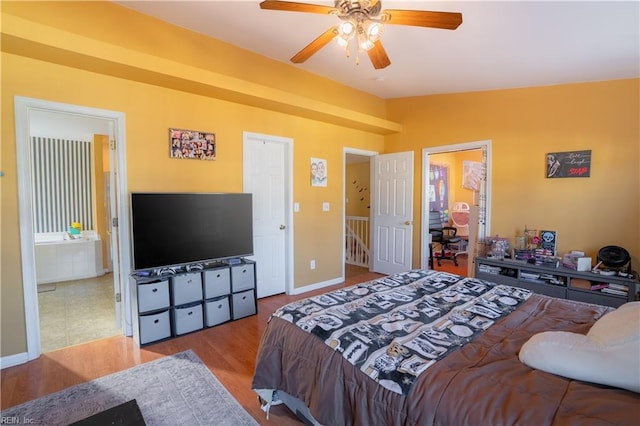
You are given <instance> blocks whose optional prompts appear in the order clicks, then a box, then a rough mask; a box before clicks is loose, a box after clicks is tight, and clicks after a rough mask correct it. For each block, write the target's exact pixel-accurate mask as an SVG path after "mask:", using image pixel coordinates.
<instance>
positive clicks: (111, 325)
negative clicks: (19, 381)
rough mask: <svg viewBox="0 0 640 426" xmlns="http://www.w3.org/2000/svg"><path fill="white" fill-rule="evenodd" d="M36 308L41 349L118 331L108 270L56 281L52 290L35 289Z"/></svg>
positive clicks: (117, 332) (67, 344) (111, 281)
mask: <svg viewBox="0 0 640 426" xmlns="http://www.w3.org/2000/svg"><path fill="white" fill-rule="evenodd" d="M47 287H48V288H51V287H53V286H47ZM40 288H41V289H42V287H40ZM38 308H39V313H40V342H41V345H42V352H43V353H44V352H49V351H52V350H55V349H60V348H63V347H66V346H72V345H77V344H79V343H84V342H89V341H92V340H96V339H102V338H105V337H110V336H115V335H118V334H121V331H120V330H119V329H117V328H116V325H115V311H114V302H113V276H112V274H110V273H109V274H105V275H103V276H101V277H96V278H88V279H84V280H74V281H65V282H59V283H55V290H52V291H43V292H41V293H38Z"/></svg>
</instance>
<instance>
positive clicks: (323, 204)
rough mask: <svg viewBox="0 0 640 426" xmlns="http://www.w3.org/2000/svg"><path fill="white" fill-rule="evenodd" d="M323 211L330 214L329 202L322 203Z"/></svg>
mask: <svg viewBox="0 0 640 426" xmlns="http://www.w3.org/2000/svg"><path fill="white" fill-rule="evenodd" d="M322 211H323V212H328V211H329V203H327V202H324V203H322Z"/></svg>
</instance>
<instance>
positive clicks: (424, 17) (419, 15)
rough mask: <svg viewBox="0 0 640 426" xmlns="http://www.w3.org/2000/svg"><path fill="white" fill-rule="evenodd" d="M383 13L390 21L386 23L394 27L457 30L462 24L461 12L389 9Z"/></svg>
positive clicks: (386, 20) (387, 20)
mask: <svg viewBox="0 0 640 426" xmlns="http://www.w3.org/2000/svg"><path fill="white" fill-rule="evenodd" d="M382 13H383V14H386V15H387V16H388V19H385V20H384V22H385V23H386V24H392V25H413V26H416V27H430V28H441V29H444V30H455V29H456V28H458V26H460V24H462V13H459V12H430V11H427V10H398V9H387V10H384V11H383V12H382Z"/></svg>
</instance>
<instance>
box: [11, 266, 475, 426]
mask: <svg viewBox="0 0 640 426" xmlns="http://www.w3.org/2000/svg"><path fill="white" fill-rule="evenodd" d="M460 263H461V265H460V266H459V267H458V268H454V267H453V263H452V262H443V266H442V267H440V268H438V267H437V266H436V269H438V270H448V271H449V272H455V271H454V269H455V270H459V272H457V273H459V274H460V275H466V274H465V272H466V262H460ZM449 264H450V265H449ZM381 276H382V275H380V274H375V273H371V272H368V271H367V270H366V269H364V268H358V267H351V266H348V267H347V271H346V277H347V278H346V280H345V282H344V283H342V284H337V285H335V286H331V287H326V288H324V289H321V290H316V291H311V292H308V293H304V294H301V295H298V296H287V295H277V296H271V297H267V298H263V299H260V300H259V301H258V314H257V315H254V316H251V317H248V318H243V319H240V320H238V321H233V322H229V323H226V324H222V325H219V326H217V327H212V328H207V329H205V330H202V331H199V332H196V333H191V334H188V335H185V336H181V337H178V338H175V339H171V340H167V341H164V342H160V343H157V344H153V345H149V346H145V347H144V348H142V349H141V348H138V347H137V346H136V345H135V343H133V340H132V339H131V338H129V337H124V336H115V337H110V338H106V339H101V340H96V341H94V342H89V343H84V344H80V345H76V346H71V347H68V348H63V349H59V350H56V351H52V352H48V353H45V354H43V355H41V356H40V358H38V359H36V360H33V361H30V362H28V363H26V364H22V365H18V366H15V367H10V368H6V369H4V370H2V371H1V376H0V379H1V382H0V385H1V391H2V392H1V401H0V402H1V408H2V409H5V408H8V407H12V406H14V405H17V404H20V403H23V402H26V401H30V400H32V399H35V398H38V397H41V396H44V395H48V394H50V393H53V392H56V391H59V390H62V389H65V388H67V387H70V386H73V385H76V384H79V383H83V382H87V381H90V380H94V379H97V378H99V377H102V376H106V375H108V374H112V373H115V372H118V371H122V370H125V369H127V368H130V367H133V366H135V365H138V364H142V363H145V362H149V361H152V360H154V359H158V358H161V357H163V356H166V355H171V354H175V353H178V352H182V351H185V350H188V349H191V350H193V351H194V352H195V353H196V354H197V355H198V357H199V358H200V359H202V361H203V362H204V363H205V364H206V365H207V367H208V368H209V369H210V370H211V372H213V374H214V375H215V376H216V377H217V378H218V379H219V380H220V381H221V382H222V384H223V385H224V386H225V387H226V388H227V389H228V390H229V391H230V392H231V393H232V394H233V396H234V397H235V398H236V399H237V400H238V401H239V402H240V404H242V406H243V407H244V408H245V409H246V410H247V411H248V412H249V413H250V414H251V415H252V416H253V417H254V418H255V419H256V421H258V422H259V423H260V424H265V425H266V424H269V425H299V424H301V422H300V421H298V419H297V418H296V417H295V416H294V415H293V414H291V412H290V411H289V410H288V409H287V408H286V407H284V406H283V405H280V406H275V407H272V409H271V414H270V420H269V421H267V420H266V418H265V414H264V412H263V411H262V410H261V409H260V406H259V404H258V400H257V396H256V394H255V393H254V392H253V391H252V390H251V379H252V377H253V372H254V365H255V359H256V354H257V350H258V344H259V341H260V336H262V333H263V331H264V329H265V326H266V323H267V319H268V317H269V315H270V314H271V313H272V312H273V311H275V310H276V309H277V308H279V307H280V306H282V305H284V304H286V303H289V302H292V301H294V300H297V299H301V298H305V297H309V296H313V295H316V294H320V293H324V292H326V291H330V290H333V289H336V288H339V287H343V286H346V285H352V284H355V283H359V282H364V281H369V280H372V279H376V278H379V277H381Z"/></svg>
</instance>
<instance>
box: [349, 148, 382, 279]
mask: <svg viewBox="0 0 640 426" xmlns="http://www.w3.org/2000/svg"><path fill="white" fill-rule="evenodd" d="M375 155H377V152H374V151H365V150H360V149H355V148H345V149H344V162H343V165H344V171H343V176H344V182H343V193H344V196H343V200H344V206H343V211H344V259H345V262H344V264H343V272H342V276H343V277H345V278H353V277H355V276H358V275H361V274H365V273H368V272H369V270H370V269H371V254H372V253H371V250H372V247H371V158H372V157H373V156H375Z"/></svg>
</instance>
